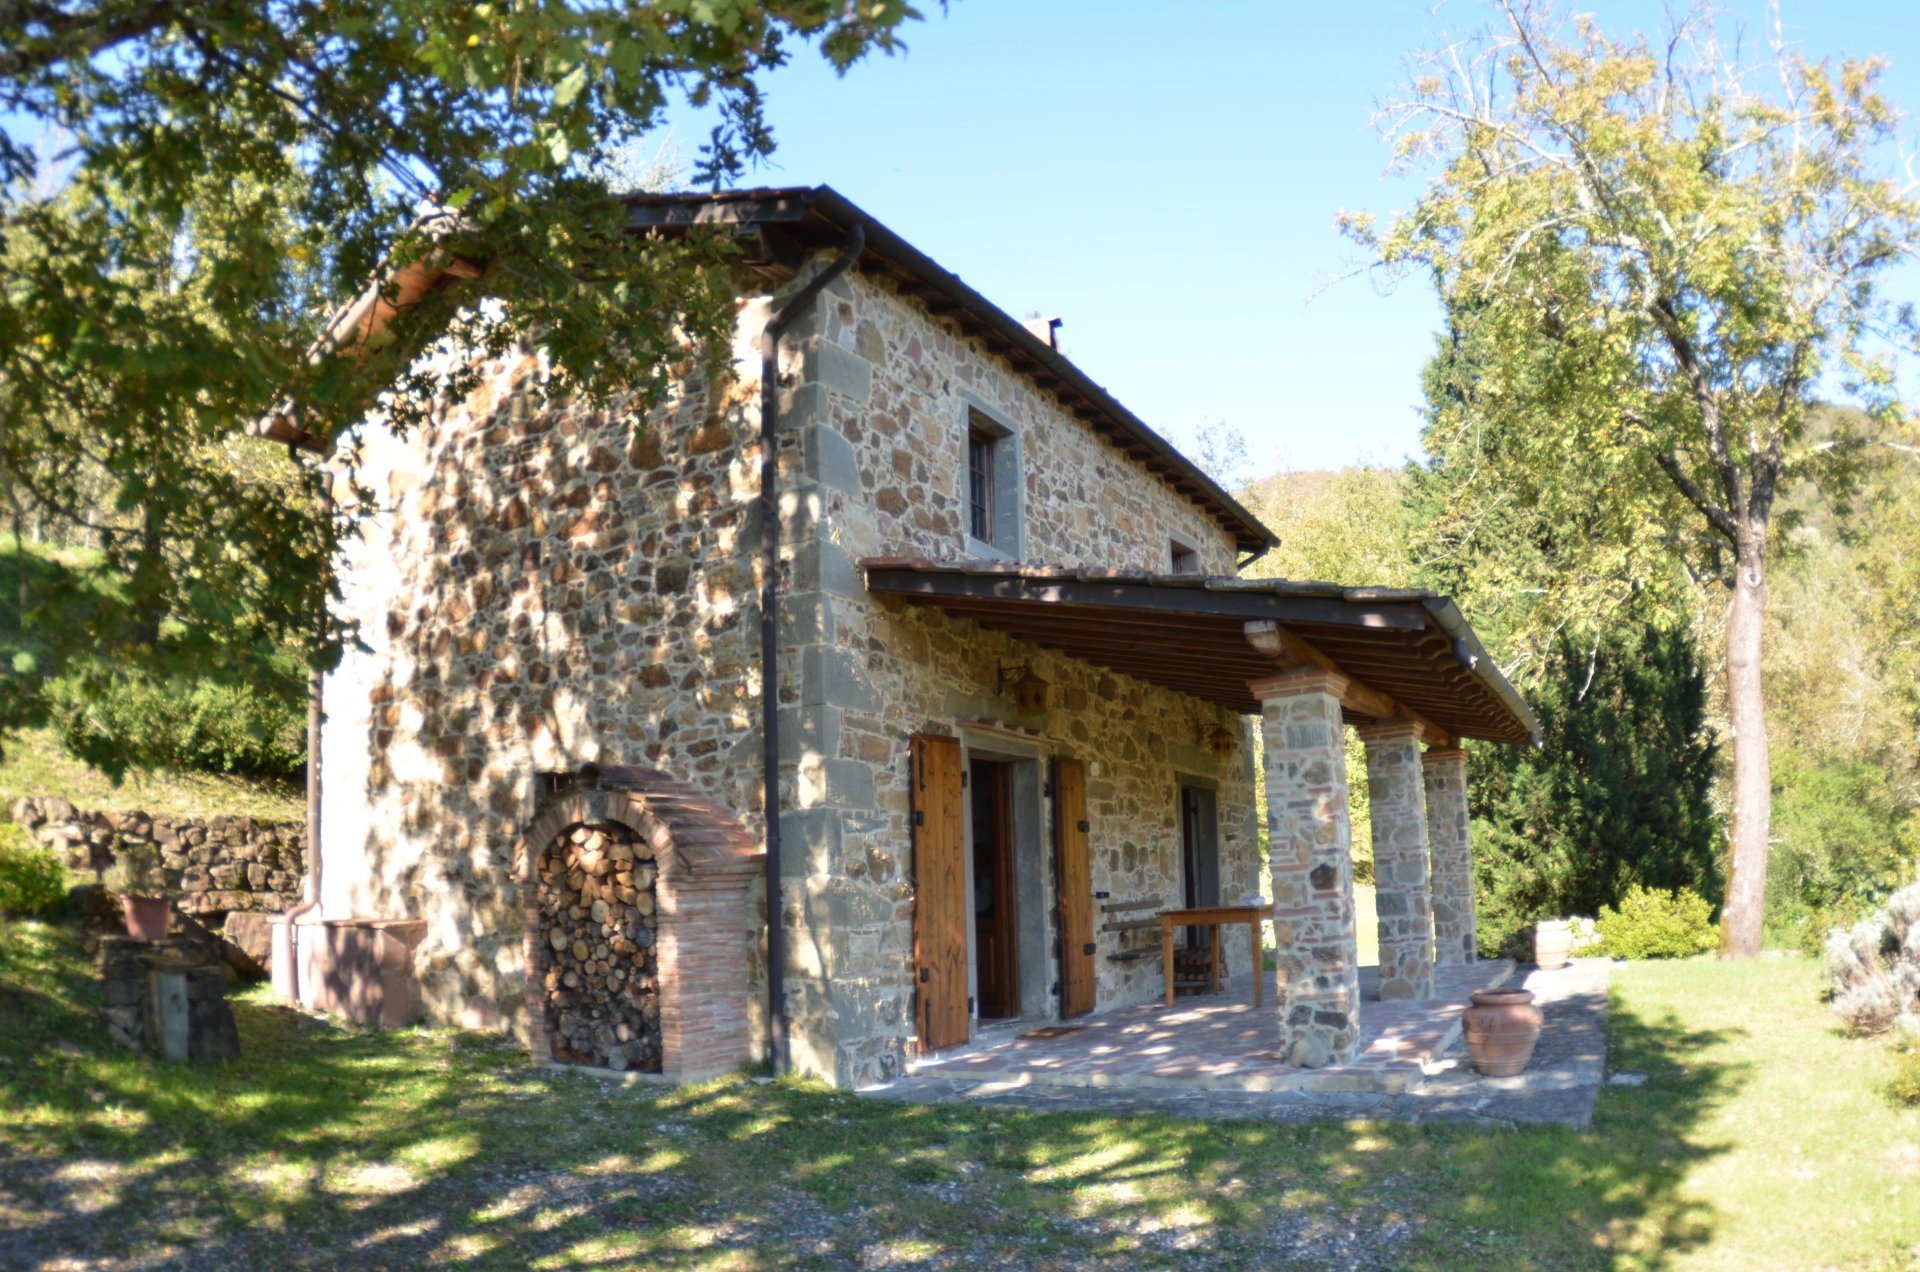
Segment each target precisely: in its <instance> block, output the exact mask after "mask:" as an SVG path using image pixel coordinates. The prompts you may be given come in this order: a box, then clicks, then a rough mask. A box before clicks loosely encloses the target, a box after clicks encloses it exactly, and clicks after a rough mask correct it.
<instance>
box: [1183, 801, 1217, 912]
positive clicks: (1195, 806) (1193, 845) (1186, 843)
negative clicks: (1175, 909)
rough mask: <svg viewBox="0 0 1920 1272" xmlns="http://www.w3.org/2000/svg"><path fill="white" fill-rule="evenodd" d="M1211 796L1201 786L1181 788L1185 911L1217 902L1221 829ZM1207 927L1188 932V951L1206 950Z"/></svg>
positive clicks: (1207, 906) (1204, 907) (1210, 905)
mask: <svg viewBox="0 0 1920 1272" xmlns="http://www.w3.org/2000/svg"><path fill="white" fill-rule="evenodd" d="M1216 804H1217V801H1216V800H1215V798H1214V793H1213V792H1212V791H1211V790H1209V789H1208V788H1207V787H1204V786H1182V787H1181V788H1180V861H1181V875H1182V877H1183V887H1182V893H1183V898H1184V901H1185V904H1186V907H1187V909H1189V910H1205V909H1208V908H1209V907H1212V906H1217V905H1219V904H1220V903H1221V902H1220V827H1219V816H1218V814H1217V813H1216V811H1215V808H1216ZM1211 939H1212V934H1211V933H1210V932H1209V931H1208V930H1207V929H1206V928H1198V927H1190V928H1188V929H1187V941H1186V944H1187V948H1188V949H1190V950H1197V949H1203V948H1206V945H1207V942H1208V941H1209V940H1211Z"/></svg>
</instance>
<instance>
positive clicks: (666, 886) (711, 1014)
mask: <svg viewBox="0 0 1920 1272" xmlns="http://www.w3.org/2000/svg"><path fill="white" fill-rule="evenodd" d="M601 822H616V823H618V824H620V825H622V826H625V827H627V828H628V829H629V830H631V831H633V832H634V834H636V835H638V836H639V837H640V838H641V840H642V841H643V842H645V843H647V844H649V845H651V846H652V848H653V850H654V864H655V866H656V868H657V871H658V873H657V874H656V876H655V878H654V903H655V906H656V915H655V923H656V931H655V939H656V941H657V947H656V955H657V964H658V984H659V995H660V1047H661V1052H662V1057H663V1059H662V1072H663V1073H664V1074H665V1076H667V1077H668V1078H673V1079H677V1080H681V1081H690V1080H694V1079H698V1078H703V1077H710V1076H712V1075H714V1074H717V1073H724V1072H726V1071H727V1070H729V1069H732V1068H735V1067H737V1066H738V1065H741V1064H744V1063H746V1061H747V1060H748V1058H749V1049H750V1046H751V1037H750V1035H749V1033H748V1029H747V977H748V967H747V889H748V886H749V885H750V884H751V883H752V882H753V880H754V878H755V876H756V875H757V874H758V873H759V869H760V864H761V862H762V861H764V860H765V856H766V854H765V851H764V849H763V848H762V846H761V843H760V841H759V840H758V839H757V838H756V837H754V836H753V835H751V834H749V833H748V832H747V830H746V829H745V828H744V827H743V826H741V824H740V822H739V820H738V819H737V818H735V817H734V816H733V814H732V813H730V812H728V811H727V810H726V809H725V808H723V807H722V806H721V805H719V804H716V803H714V802H713V801H712V800H709V799H707V798H706V797H705V796H703V795H701V794H700V793H699V792H698V791H696V790H694V789H693V788H692V787H691V786H688V785H686V784H685V783H683V782H678V781H675V780H674V779H673V778H671V777H669V776H668V775H667V774H665V773H662V772H660V771H659V770H657V769H645V768H638V767H630V766H613V765H609V766H605V767H598V766H588V767H587V768H585V769H583V770H581V772H580V773H579V774H578V775H577V776H576V777H575V778H574V779H573V780H572V782H571V783H570V784H569V785H567V786H566V787H563V788H562V789H561V790H560V791H559V792H558V793H556V794H555V796H554V797H553V798H552V799H551V800H550V801H549V803H548V804H547V806H546V807H545V808H544V809H542V810H541V812H540V815H539V816H537V817H535V818H534V819H533V821H532V823H531V824H529V825H528V827H527V829H526V833H525V834H523V835H522V836H521V838H520V842H519V843H518V844H517V845H516V846H515V849H514V875H515V878H516V879H517V880H518V881H519V883H520V885H521V896H522V898H523V904H524V914H525V958H526V964H525V967H526V999H527V1041H528V1044H529V1046H530V1048H531V1050H532V1052H533V1055H534V1057H535V1058H536V1059H539V1060H545V1059H547V1058H548V1056H549V1055H550V1043H549V1039H548V1038H547V1035H546V1025H545V1021H546V1013H545V1001H544V996H543V995H544V989H545V986H544V985H543V984H542V983H541V982H540V979H539V977H537V976H536V975H534V969H536V968H538V967H539V966H540V949H539V941H540V939H541V936H542V933H541V931H540V927H539V917H540V898H539V891H538V889H539V886H540V880H539V876H538V872H537V870H536V864H537V862H538V860H539V855H540V853H541V852H543V851H544V850H545V849H546V847H547V845H548V844H550V843H551V842H552V841H553V840H554V839H555V838H556V837H558V836H559V835H560V834H561V833H562V832H563V831H565V830H567V829H568V828H569V827H572V826H576V825H593V824H595V823H601Z"/></svg>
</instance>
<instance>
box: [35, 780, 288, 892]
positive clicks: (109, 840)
mask: <svg viewBox="0 0 1920 1272" xmlns="http://www.w3.org/2000/svg"><path fill="white" fill-rule="evenodd" d="M12 811H13V820H14V822H15V823H16V824H18V825H20V826H22V827H24V828H25V829H26V831H27V833H28V834H30V835H31V836H32V837H33V838H34V839H35V840H37V841H39V842H40V843H43V844H46V845H47V846H48V847H50V848H52V849H53V850H54V851H55V852H56V853H58V854H59V855H60V856H61V858H62V859H63V860H64V861H65V862H66V864H67V866H68V868H70V869H73V870H78V871H100V870H105V869H106V868H107V867H108V866H110V865H112V864H113V860H114V850H115V848H117V847H118V846H120V845H122V844H152V845H154V846H155V847H157V848H158V849H159V850H160V878H161V882H162V884H163V885H164V889H165V891H166V894H167V896H169V897H171V898H172V899H173V902H174V904H175V905H177V906H179V907H180V909H181V910H182V911H184V912H185V913H187V914H191V915H193V916H194V917H196V918H202V919H204V918H205V917H206V916H208V915H221V914H228V913H233V912H236V911H238V912H255V913H262V914H278V913H280V912H281V911H282V910H286V909H289V908H291V907H292V906H293V905H295V904H296V903H298V901H299V900H300V890H301V887H302V885H303V881H304V879H305V874H306V868H307V848H306V841H307V828H306V826H305V825H303V824H302V823H299V822H267V821H257V820H255V819H254V818H252V817H168V816H164V815H162V816H149V815H147V814H146V813H144V812H140V811H137V810H135V811H127V812H98V811H87V810H84V809H77V808H75V807H74V806H73V804H72V803H71V802H69V801H68V800H66V799H63V798H60V797H59V796H44V797H40V798H32V797H29V798H26V799H19V800H15V801H14V804H13V810H12Z"/></svg>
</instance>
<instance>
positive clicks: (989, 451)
mask: <svg viewBox="0 0 1920 1272" xmlns="http://www.w3.org/2000/svg"><path fill="white" fill-rule="evenodd" d="M999 441H1000V439H999V438H997V437H995V436H994V435H993V434H991V433H989V432H987V430H986V429H984V428H982V427H980V426H979V425H978V424H975V425H974V426H973V427H971V428H969V429H968V430H967V533H968V534H971V535H972V536H973V537H974V538H976V539H978V540H979V541H980V542H982V543H988V544H991V543H994V542H995V538H994V533H993V531H994V520H993V505H994V497H993V496H994V489H993V487H994V477H995V473H994V460H995V459H996V458H997V457H996V456H995V454H994V451H995V450H996V449H997V448H998V444H999Z"/></svg>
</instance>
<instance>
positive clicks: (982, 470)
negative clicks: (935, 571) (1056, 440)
mask: <svg viewBox="0 0 1920 1272" xmlns="http://www.w3.org/2000/svg"><path fill="white" fill-rule="evenodd" d="M965 420H966V427H967V453H966V459H965V462H966V473H965V481H966V489H965V491H964V497H965V499H966V510H965V514H964V515H965V517H966V520H965V521H964V522H963V523H962V524H963V525H964V526H965V528H966V540H967V541H966V552H967V554H968V555H969V556H977V557H986V558H988V559H989V560H1018V559H1019V556H1020V550H1021V546H1022V542H1023V539H1024V535H1023V533H1022V528H1021V524H1020V512H1021V507H1020V506H1021V486H1022V485H1023V484H1024V483H1025V479H1024V478H1023V477H1022V476H1021V472H1020V435H1019V434H1018V433H1016V432H1014V430H1013V427H1012V426H1011V425H1010V424H1009V423H1007V422H1005V421H1003V420H1001V419H999V418H998V417H997V416H995V415H993V414H990V413H989V412H988V410H987V409H986V408H985V407H984V406H982V405H980V404H978V403H969V404H968V405H967V410H966V416H965Z"/></svg>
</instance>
